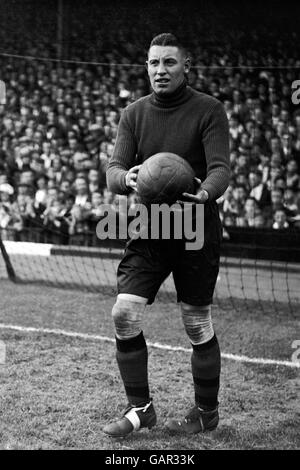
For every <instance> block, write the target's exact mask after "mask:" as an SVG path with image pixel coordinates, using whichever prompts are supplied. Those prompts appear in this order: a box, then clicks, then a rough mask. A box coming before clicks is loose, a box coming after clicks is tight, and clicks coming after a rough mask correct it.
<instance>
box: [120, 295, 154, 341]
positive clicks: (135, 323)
mask: <svg viewBox="0 0 300 470" xmlns="http://www.w3.org/2000/svg"><path fill="white" fill-rule="evenodd" d="M146 301H147V300H146ZM146 301H145V303H144V302H141V301H136V300H135V301H133V300H127V299H124V298H119V297H118V299H117V302H116V303H115V305H114V306H113V309H112V317H113V320H114V323H115V328H116V336H117V338H119V339H121V340H127V339H131V338H134V337H135V336H138V335H139V334H140V333H141V331H142V316H143V313H144V311H145V308H146Z"/></svg>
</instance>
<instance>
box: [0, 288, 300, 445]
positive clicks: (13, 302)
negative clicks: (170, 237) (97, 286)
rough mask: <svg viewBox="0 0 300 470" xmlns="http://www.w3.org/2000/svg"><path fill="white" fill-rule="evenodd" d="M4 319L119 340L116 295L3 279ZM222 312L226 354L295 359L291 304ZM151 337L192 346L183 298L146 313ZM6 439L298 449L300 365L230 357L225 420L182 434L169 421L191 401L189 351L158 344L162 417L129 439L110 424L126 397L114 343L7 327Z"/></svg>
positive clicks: (156, 384) (2, 369)
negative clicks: (110, 432) (108, 432)
mask: <svg viewBox="0 0 300 470" xmlns="http://www.w3.org/2000/svg"><path fill="white" fill-rule="evenodd" d="M0 302H1V311H0V322H1V323H5V324H14V325H23V326H24V327H36V328H56V329H62V330H67V331H76V332H79V333H87V334H93V335H95V334H98V335H105V336H109V337H111V338H113V328H112V322H111V318H110V309H111V305H112V303H113V299H106V300H104V299H103V297H102V296H101V295H95V294H90V293H84V292H81V291H74V290H67V289H58V288H51V287H45V286H44V287H41V286H34V285H29V286H25V285H14V284H12V283H10V282H9V281H1V300H0ZM252 307H253V308H252V309H248V310H244V311H243V310H236V311H233V310H227V311H221V310H218V309H215V310H214V321H215V328H216V331H217V334H218V337H219V342H220V345H221V349H222V352H225V353H226V352H227V353H232V354H245V355H247V356H249V357H260V358H273V359H279V360H288V361H290V360H291V355H292V353H293V349H292V348H291V344H292V342H293V341H294V340H295V339H300V331H299V322H298V320H297V319H296V318H295V316H294V315H291V314H289V313H287V312H284V311H283V312H282V314H280V312H279V313H276V314H275V313H274V312H273V313H272V312H271V311H268V312H267V313H265V314H262V312H261V311H258V310H257V311H256V309H255V304H253V306H252ZM145 336H146V338H147V339H148V340H149V341H152V342H160V343H163V344H169V345H173V346H183V347H185V348H188V347H189V344H188V341H187V339H186V336H185V333H184V330H183V327H182V324H181V319H180V314H179V311H178V307H177V306H176V304H170V303H169V304H162V303H155V304H154V305H153V306H152V307H150V308H149V309H148V311H147V312H146V314H145ZM0 338H1V339H2V340H3V341H4V342H5V344H6V349H7V357H6V363H5V364H4V365H0V391H1V393H0V400H1V401H0V423H1V424H0V447H1V448H4V449H12V448H13V449H14V448H18V449H73V448H76V449H155V450H161V449H170V450H171V449H174V450H183V449H190V450H194V449H232V448H234V449H279V448H280V449H296V448H297V449H298V448H300V437H299V425H300V410H299V369H296V368H289V367H284V366H274V365H267V366H266V365H261V364H260V365H253V364H247V363H241V362H236V361H233V360H228V359H223V371H222V385H221V392H220V402H221V404H220V415H221V420H220V425H219V427H218V429H217V430H216V431H214V432H213V433H210V434H205V435H197V436H192V437H186V438H185V437H175V436H173V435H171V434H169V433H168V432H167V431H166V430H165V429H164V426H163V423H164V420H165V419H166V418H167V417H168V416H171V415H174V414H176V415H179V416H181V415H183V414H184V413H185V411H186V410H187V409H188V408H189V406H190V405H191V403H192V396H193V390H192V384H191V374H190V354H189V353H187V352H176V351H172V352H171V351H163V350H159V349H155V348H149V372H150V383H151V391H152V396H153V398H154V403H155V406H156V409H157V413H158V418H159V420H158V425H157V426H156V427H155V428H154V429H152V430H151V431H150V432H149V431H148V430H145V431H144V430H143V431H140V432H139V433H135V434H133V435H131V436H129V437H128V438H127V439H125V440H111V439H110V438H108V437H106V436H105V435H104V434H103V433H102V427H103V425H104V423H106V422H107V421H108V420H109V419H110V418H111V417H112V416H115V415H116V413H117V414H118V413H121V411H122V407H123V405H124V404H125V401H124V393H123V387H122V384H121V381H120V379H119V374H118V371H117V368H116V364H115V360H114V355H115V351H114V345H113V343H109V342H102V341H97V340H92V339H79V338H70V337H64V336H56V335H51V334H43V333H28V332H17V331H14V330H3V329H0Z"/></svg>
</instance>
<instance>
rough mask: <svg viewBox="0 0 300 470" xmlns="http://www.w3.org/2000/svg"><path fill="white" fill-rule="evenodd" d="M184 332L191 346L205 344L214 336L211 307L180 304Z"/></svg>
mask: <svg viewBox="0 0 300 470" xmlns="http://www.w3.org/2000/svg"><path fill="white" fill-rule="evenodd" d="M181 314H182V320H183V324H184V328H185V331H186V333H187V335H188V337H189V339H190V341H191V343H192V344H194V345H196V344H202V343H207V342H208V341H209V340H210V339H211V338H212V337H213V336H214V329H213V324H212V319H211V305H205V306H200V307H199V306H195V305H189V304H185V303H183V302H181Z"/></svg>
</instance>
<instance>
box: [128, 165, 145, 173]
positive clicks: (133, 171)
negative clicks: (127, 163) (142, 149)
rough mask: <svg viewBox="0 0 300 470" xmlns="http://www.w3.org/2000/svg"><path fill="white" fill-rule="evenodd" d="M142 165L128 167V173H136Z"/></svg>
mask: <svg viewBox="0 0 300 470" xmlns="http://www.w3.org/2000/svg"><path fill="white" fill-rule="evenodd" d="M141 166H142V165H135V166H133V167H132V168H130V170H129V173H137V172H138V171H139V169H140V168H141Z"/></svg>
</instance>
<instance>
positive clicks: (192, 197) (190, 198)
mask: <svg viewBox="0 0 300 470" xmlns="http://www.w3.org/2000/svg"><path fill="white" fill-rule="evenodd" d="M182 196H183V197H184V198H185V199H186V201H192V202H199V196H196V195H195V194H190V193H182Z"/></svg>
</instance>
